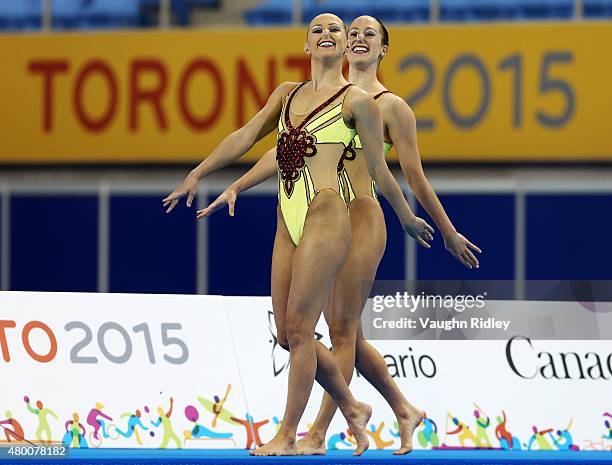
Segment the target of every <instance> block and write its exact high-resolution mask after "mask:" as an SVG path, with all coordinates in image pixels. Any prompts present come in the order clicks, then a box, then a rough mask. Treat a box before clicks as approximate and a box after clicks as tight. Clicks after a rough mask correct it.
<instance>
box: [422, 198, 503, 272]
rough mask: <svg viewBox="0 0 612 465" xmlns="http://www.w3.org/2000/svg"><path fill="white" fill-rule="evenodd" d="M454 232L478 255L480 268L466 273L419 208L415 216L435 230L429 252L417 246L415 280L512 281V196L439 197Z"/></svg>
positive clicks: (430, 220) (428, 218) (430, 221)
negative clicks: (471, 245) (468, 243)
mask: <svg viewBox="0 0 612 465" xmlns="http://www.w3.org/2000/svg"><path fill="white" fill-rule="evenodd" d="M439 197H440V201H441V202H442V205H443V206H444V208H445V210H446V212H447V213H448V215H449V217H450V219H451V221H452V222H453V224H454V225H455V228H456V229H457V231H459V232H460V233H462V234H463V235H464V236H465V237H467V238H468V240H470V242H472V243H473V244H475V245H477V246H478V247H479V248H480V249H481V250H482V254H480V255H478V254H477V253H475V255H477V257H478V259H479V261H480V268H479V269H477V270H476V269H473V270H469V269H467V268H466V267H465V266H464V265H462V264H461V263H460V262H459V261H458V260H457V259H456V258H455V257H453V256H452V255H451V254H450V253H448V252H447V251H446V249H445V248H444V240H443V239H442V235H441V234H440V231H439V230H438V229H437V228H436V226H435V224H434V222H433V220H432V219H431V218H430V217H429V215H427V213H426V212H425V211H424V210H423V209H422V207H421V206H419V208H418V216H420V217H421V218H423V219H425V220H426V221H427V222H428V223H429V224H430V225H431V226H433V227H434V229H436V232H435V234H434V241H433V243H432V247H431V249H429V250H427V249H425V248H424V247H422V246H420V245H419V246H418V249H417V250H418V252H417V275H418V279H514V270H515V268H514V246H515V237H514V236H515V234H514V224H515V221H514V212H515V208H514V195H510V194H480V195H475V194H461V195H456V194H453V195H440V196H439Z"/></svg>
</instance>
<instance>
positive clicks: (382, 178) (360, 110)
mask: <svg viewBox="0 0 612 465" xmlns="http://www.w3.org/2000/svg"><path fill="white" fill-rule="evenodd" d="M350 92H351V94H350V95H349V96H347V102H346V103H347V104H348V105H347V106H348V109H347V110H348V111H349V112H350V114H351V116H352V119H353V121H354V122H355V129H357V133H358V134H359V138H360V139H361V143H362V145H363V153H364V155H365V159H366V164H367V168H368V172H369V173H370V176H372V179H374V182H376V184H377V186H378V188H379V189H380V191H381V192H382V194H383V195H384V196H385V197H386V199H387V200H388V201H389V203H390V204H391V206H392V207H393V210H394V211H395V214H396V215H397V217H398V218H399V220H400V223H401V225H402V227H403V228H404V231H406V232H407V233H408V234H410V235H411V236H412V237H414V238H415V239H416V240H417V242H418V243H419V244H421V245H422V246H424V247H427V248H429V247H430V245H429V244H428V243H427V241H428V240H432V239H433V236H432V233H433V228H432V227H431V226H429V225H428V224H427V223H426V222H425V221H423V220H422V219H421V218H418V217H416V216H415V215H414V213H413V212H412V210H411V209H410V206H409V205H408V202H406V199H405V198H404V194H403V193H402V190H401V188H400V186H399V184H398V183H397V181H396V180H395V178H394V177H393V175H392V174H391V171H389V167H388V166H387V163H386V161H385V154H384V150H383V123H382V115H381V113H380V110H379V109H378V105H377V104H376V102H375V101H374V99H372V98H371V97H370V96H369V95H368V94H367V93H365V92H364V91H362V90H361V89H355V90H353V89H351V91H350Z"/></svg>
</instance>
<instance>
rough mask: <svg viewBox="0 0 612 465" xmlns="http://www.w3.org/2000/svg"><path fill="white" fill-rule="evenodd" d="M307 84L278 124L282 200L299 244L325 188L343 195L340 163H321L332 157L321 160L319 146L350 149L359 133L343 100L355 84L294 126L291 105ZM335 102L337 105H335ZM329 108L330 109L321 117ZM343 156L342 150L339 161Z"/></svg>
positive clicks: (285, 216)
mask: <svg viewBox="0 0 612 465" xmlns="http://www.w3.org/2000/svg"><path fill="white" fill-rule="evenodd" d="M304 84H306V82H303V83H301V84H300V85H299V86H297V87H296V88H295V89H294V90H292V91H291V92H290V93H289V94H288V95H287V97H285V101H284V102H283V108H282V111H281V117H280V119H279V121H278V139H277V150H276V161H277V164H278V199H279V203H280V208H281V212H282V214H283V219H284V220H285V224H286V225H287V229H288V230H289V234H290V235H291V239H292V240H293V243H294V244H295V245H298V244H299V242H300V239H301V237H302V233H303V231H304V223H305V221H306V214H307V213H308V207H309V205H310V203H311V202H312V200H313V199H314V198H315V196H316V195H317V194H318V193H319V192H320V191H321V190H323V189H333V190H335V191H336V192H338V193H339V194H340V192H339V186H338V178H337V174H336V170H335V169H334V167H335V166H336V162H335V161H334V163H331V164H330V163H329V162H326V161H324V160H318V161H317V159H320V158H321V157H322V156H328V155H329V154H323V155H319V157H317V156H316V155H317V152H318V150H317V147H319V146H321V145H322V144H342V145H343V149H344V150H346V148H347V147H348V146H349V144H350V142H351V140H352V139H353V138H354V137H355V134H356V131H355V130H354V129H351V128H349V127H348V126H347V125H346V124H345V123H344V119H343V118H342V103H343V99H342V100H340V99H339V97H340V96H341V95H343V94H344V93H345V92H346V90H347V89H348V88H349V87H350V86H351V85H352V84H347V85H346V86H344V87H343V88H342V89H340V90H339V91H338V92H336V93H335V94H334V95H332V96H331V97H330V98H329V99H327V100H326V101H325V102H323V103H322V104H321V105H319V106H318V107H317V108H315V109H314V110H313V111H312V112H310V113H309V114H308V116H306V118H304V119H303V120H302V122H301V123H300V124H299V125H297V126H293V124H292V122H291V117H290V113H291V102H292V101H293V98H294V97H295V94H296V93H297V92H298V91H299V90H300V89H301V88H302V86H304ZM333 103H335V104H334V105H333V106H332V104H333ZM329 106H331V108H330V109H329V110H327V111H325V112H324V113H322V114H320V115H318V114H319V113H320V112H322V111H323V110H324V109H326V108H327V107H329ZM319 148H321V147H319ZM334 156H335V155H334ZM341 156H342V155H341V153H340V151H339V153H338V155H337V158H336V160H339V159H340V157H341ZM330 166H331V167H332V168H331V170H330V168H329V167H330Z"/></svg>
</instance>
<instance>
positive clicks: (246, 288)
mask: <svg viewBox="0 0 612 465" xmlns="http://www.w3.org/2000/svg"><path fill="white" fill-rule="evenodd" d="M217 195H218V194H211V196H210V197H209V202H211V201H213V200H214V199H215V198H216V197H217ZM277 203H278V199H277V196H276V195H274V194H269V195H243V196H241V197H240V198H239V199H238V201H237V202H236V215H235V216H234V217H233V218H232V217H230V216H229V214H228V211H227V208H225V209H223V210H220V211H217V212H216V213H215V214H213V215H212V216H211V217H210V218H209V219H208V220H207V221H209V224H208V293H209V294H224V295H270V268H271V263H272V247H273V245H274V234H275V232H276V205H277Z"/></svg>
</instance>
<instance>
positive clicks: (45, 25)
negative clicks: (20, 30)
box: [42, 0, 52, 32]
mask: <svg viewBox="0 0 612 465" xmlns="http://www.w3.org/2000/svg"><path fill="white" fill-rule="evenodd" d="M51 1H52V0H43V3H42V30H43V31H45V32H50V31H51V26H52V24H51V22H52V17H51V15H52V13H51Z"/></svg>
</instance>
